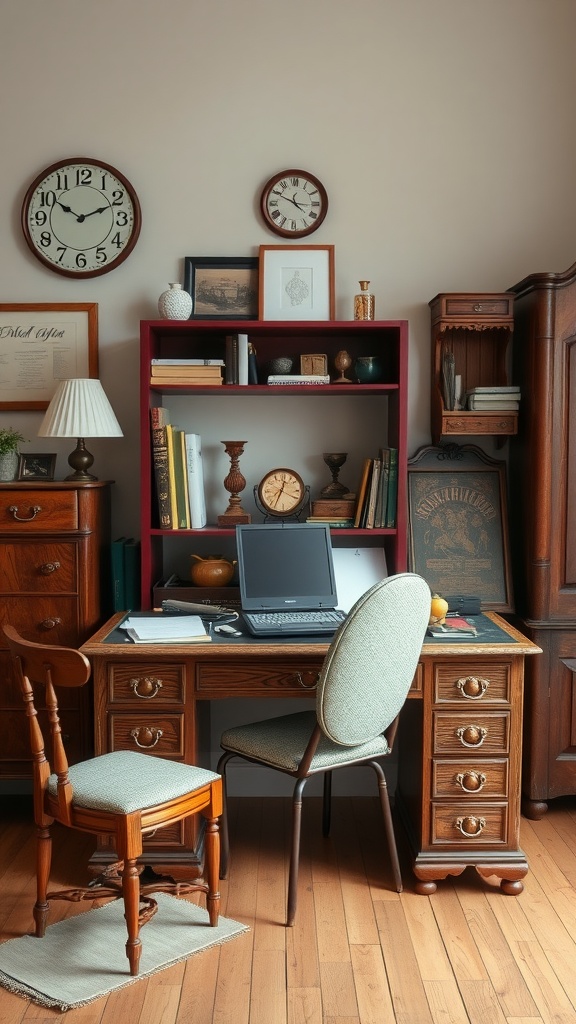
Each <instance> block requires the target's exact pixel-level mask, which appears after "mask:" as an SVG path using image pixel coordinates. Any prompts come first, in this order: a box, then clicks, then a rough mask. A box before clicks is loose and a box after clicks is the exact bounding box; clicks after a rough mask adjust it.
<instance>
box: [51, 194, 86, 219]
mask: <svg viewBox="0 0 576 1024" xmlns="http://www.w3.org/2000/svg"><path fill="white" fill-rule="evenodd" d="M56 202H57V203H58V206H61V207H62V209H63V210H64V213H71V214H72V216H73V217H76V220H84V217H83V215H82V214H81V215H80V217H79V216H78V214H77V213H74V210H73V209H72V207H71V206H64V203H61V202H60V200H59V199H57V200H56Z"/></svg>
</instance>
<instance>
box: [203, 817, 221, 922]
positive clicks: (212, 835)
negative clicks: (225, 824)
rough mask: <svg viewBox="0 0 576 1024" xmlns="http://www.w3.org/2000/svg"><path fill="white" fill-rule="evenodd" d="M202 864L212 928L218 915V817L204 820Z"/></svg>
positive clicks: (207, 907)
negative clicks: (203, 865)
mask: <svg viewBox="0 0 576 1024" xmlns="http://www.w3.org/2000/svg"><path fill="white" fill-rule="evenodd" d="M204 864H205V872H206V882H207V885H208V892H207V894H206V909H207V911H208V916H209V918H210V924H211V925H212V927H213V928H215V927H216V925H217V924H218V917H219V915H220V891H219V888H218V874H219V868H220V832H219V829H218V819H217V818H208V819H207V820H206V832H205V836H204Z"/></svg>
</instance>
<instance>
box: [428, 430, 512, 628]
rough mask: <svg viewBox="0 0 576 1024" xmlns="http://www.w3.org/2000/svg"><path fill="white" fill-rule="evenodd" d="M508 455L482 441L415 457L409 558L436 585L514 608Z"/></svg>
mask: <svg viewBox="0 0 576 1024" xmlns="http://www.w3.org/2000/svg"><path fill="white" fill-rule="evenodd" d="M507 508H508V507H507V500H506V463H505V462H503V461H499V460H496V459H492V458H490V456H488V455H487V454H486V453H485V452H484V451H483V450H482V449H481V448H478V447H476V446H475V445H457V444H453V443H449V444H445V445H438V446H432V445H431V446H425V447H423V448H420V449H419V450H418V451H417V452H416V454H415V455H414V456H413V458H411V459H410V460H409V461H408V542H409V550H408V566H409V569H410V570H411V571H412V572H416V573H418V574H419V575H421V576H423V577H424V579H425V580H426V582H427V583H428V585H429V586H430V589H431V591H432V593H439V594H441V595H442V596H443V597H447V596H448V597H451V596H454V597H455V596H459V595H462V596H466V597H478V598H480V607H481V608H482V610H485V609H491V610H492V611H498V612H512V611H514V602H513V595H512V572H511V561H510V550H509V544H508V512H507Z"/></svg>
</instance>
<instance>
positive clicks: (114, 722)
mask: <svg viewBox="0 0 576 1024" xmlns="http://www.w3.org/2000/svg"><path fill="white" fill-rule="evenodd" d="M108 729H109V746H108V749H109V750H139V751H141V752H142V753H144V754H156V755H157V756H159V757H172V758H182V757H184V715H183V714H182V715H166V714H160V715H145V714H142V715H124V714H121V713H118V712H111V713H110V714H109V715H108Z"/></svg>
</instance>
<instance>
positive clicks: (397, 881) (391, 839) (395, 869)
mask: <svg viewBox="0 0 576 1024" xmlns="http://www.w3.org/2000/svg"><path fill="white" fill-rule="evenodd" d="M367 763H368V764H369V765H370V767H371V768H373V769H374V771H375V772H376V775H377V776H378V790H379V794H380V806H381V808H382V817H383V818H384V828H385V831H386V839H387V841H388V851H389V854H390V863H391V864H392V874H393V876H394V885H395V887H396V892H402V889H403V885H402V874H401V871H400V861H399V860H398V849H397V846H396V835H395V833H394V823H393V821H392V811H391V810H390V798H389V796H388V786H387V785H386V776H385V774H384V770H383V768H382V765H381V764H378V762H377V761H369V762H367Z"/></svg>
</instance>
